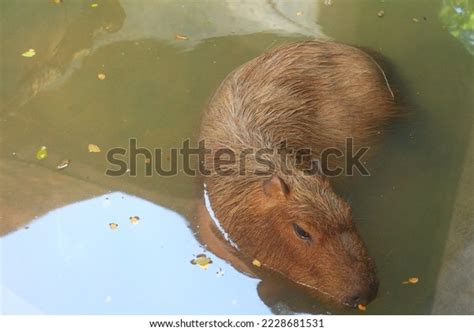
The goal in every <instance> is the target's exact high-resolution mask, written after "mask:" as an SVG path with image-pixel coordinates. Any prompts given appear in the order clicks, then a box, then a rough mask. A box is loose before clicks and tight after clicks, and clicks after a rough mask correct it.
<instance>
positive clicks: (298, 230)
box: [293, 224, 311, 240]
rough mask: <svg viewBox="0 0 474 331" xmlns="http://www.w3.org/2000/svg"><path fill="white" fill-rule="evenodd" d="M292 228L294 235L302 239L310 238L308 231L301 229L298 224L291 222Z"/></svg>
mask: <svg viewBox="0 0 474 331" xmlns="http://www.w3.org/2000/svg"><path fill="white" fill-rule="evenodd" d="M293 229H294V230H295V233H296V235H297V236H298V237H299V238H300V239H303V240H311V236H310V235H309V233H308V232H306V231H305V230H303V229H302V228H301V227H300V226H298V225H297V224H293Z"/></svg>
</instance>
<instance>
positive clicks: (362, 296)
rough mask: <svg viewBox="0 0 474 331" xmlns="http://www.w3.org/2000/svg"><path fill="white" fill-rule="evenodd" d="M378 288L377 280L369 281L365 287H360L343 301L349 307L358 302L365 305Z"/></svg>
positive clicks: (375, 294)
mask: <svg viewBox="0 0 474 331" xmlns="http://www.w3.org/2000/svg"><path fill="white" fill-rule="evenodd" d="M378 289H379V282H378V281H374V282H372V283H370V285H369V286H368V287H367V288H364V289H361V290H358V291H356V292H355V293H353V294H352V295H350V296H349V297H348V298H347V299H346V301H345V303H346V304H347V305H349V306H351V307H355V306H357V305H359V304H362V305H366V304H368V303H369V302H371V301H372V300H373V299H374V298H375V297H376V296H377V291H378Z"/></svg>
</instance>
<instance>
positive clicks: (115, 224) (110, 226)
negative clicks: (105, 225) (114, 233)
mask: <svg viewBox="0 0 474 331" xmlns="http://www.w3.org/2000/svg"><path fill="white" fill-rule="evenodd" d="M109 228H110V229H111V230H117V228H118V224H117V223H109Z"/></svg>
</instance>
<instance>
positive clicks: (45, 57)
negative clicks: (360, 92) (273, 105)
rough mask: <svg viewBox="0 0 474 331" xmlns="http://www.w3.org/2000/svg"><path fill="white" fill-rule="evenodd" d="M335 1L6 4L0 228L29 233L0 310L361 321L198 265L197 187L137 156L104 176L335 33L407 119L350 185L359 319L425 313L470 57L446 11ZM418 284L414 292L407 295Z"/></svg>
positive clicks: (21, 241) (173, 141)
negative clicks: (122, 152) (371, 58)
mask: <svg viewBox="0 0 474 331" xmlns="http://www.w3.org/2000/svg"><path fill="white" fill-rule="evenodd" d="M92 3H97V4H98V6H97V7H91V4H92ZM326 3H328V2H327V1H326ZM330 3H331V5H325V4H324V1H294V2H285V1H242V2H235V1H230V0H229V1H217V0H215V1H193V2H188V1H95V2H89V1H67V0H65V1H64V2H63V3H60V4H54V3H53V2H48V1H46V2H44V1H41V2H40V1H32V0H31V1H24V2H12V1H6V0H2V1H1V15H2V19H1V24H2V53H1V57H0V61H1V68H2V78H1V84H2V85H1V86H2V89H1V98H2V102H1V113H0V116H1V117H0V120H1V122H0V127H1V131H0V132H1V134H0V157H1V161H0V169H1V170H0V176H1V183H2V184H1V186H0V190H1V191H0V192H1V193H0V194H1V196H0V197H1V202H2V203H1V213H0V216H1V223H0V233H1V234H5V233H7V232H9V231H10V230H11V229H12V228H17V227H19V230H18V231H16V232H11V233H10V234H8V235H6V236H4V237H2V238H1V239H0V245H1V258H2V259H1V270H0V272H1V274H0V275H1V283H0V286H1V289H2V307H1V308H2V311H3V312H5V313H31V312H32V313H35V312H42V313H73V314H74V313H111V314H113V313H190V314H199V313H214V314H219V313H222V314H225V313H231V314H238V313H246V314H253V313H255V314H258V313H270V312H273V313H299V312H310V313H325V312H332V313H357V312H356V311H353V310H341V309H340V308H332V307H330V306H325V305H324V304H320V303H319V302H318V301H316V300H314V299H313V298H311V297H309V296H308V295H307V294H305V292H304V290H302V289H299V288H296V287H295V286H294V285H292V284H289V283H288V282H286V281H285V280H282V279H277V278H276V277H275V276H273V275H265V274H263V275H260V276H259V277H260V278H262V279H263V280H262V281H260V280H259V278H252V277H250V276H248V275H246V274H245V273H241V272H239V271H237V270H236V269H234V267H233V266H232V265H231V264H230V263H228V262H227V261H226V260H225V259H222V258H220V257H218V256H217V255H214V254H213V253H212V252H207V251H206V254H208V256H210V257H211V259H212V260H213V263H212V264H210V265H209V267H208V269H207V270H204V269H201V268H199V267H198V266H196V265H192V264H191V263H190V260H192V259H193V258H194V257H195V256H196V255H197V254H200V253H203V252H204V251H205V248H204V247H203V246H202V244H204V243H200V242H199V240H198V239H197V237H196V236H193V233H194V232H195V230H196V228H195V226H191V225H190V224H193V220H194V218H195V209H196V201H197V200H199V199H200V198H201V196H202V195H201V194H202V189H201V188H200V187H199V186H197V185H196V180H195V179H194V178H192V177H188V176H186V175H184V174H183V173H180V174H179V175H177V176H174V177H170V178H166V177H160V176H156V175H155V176H152V177H147V176H144V173H143V169H144V166H145V162H144V159H143V158H140V160H139V163H138V166H139V169H141V170H140V171H139V174H138V176H136V177H131V176H128V175H124V176H121V177H116V178H112V177H108V176H105V174H104V173H105V170H106V167H107V163H106V159H105V151H107V150H108V149H110V148H113V147H117V146H122V147H127V145H128V140H129V138H131V137H135V138H137V141H138V144H139V145H140V146H143V147H148V148H151V149H152V148H162V149H164V150H168V149H169V148H171V147H179V146H180V144H181V142H182V141H183V140H184V139H186V138H189V137H190V138H195V137H196V136H197V134H198V127H199V121H200V115H201V112H202V110H203V109H204V108H205V105H206V102H207V101H208V99H209V97H210V95H211V94H212V92H213V90H214V89H215V88H216V87H217V85H218V84H219V82H220V81H221V80H222V79H223V78H224V77H225V76H226V75H227V74H228V73H229V72H230V71H232V70H233V69H234V68H236V67H237V66H239V65H240V64H242V63H244V62H245V61H247V60H249V59H251V58H253V57H255V56H256V55H258V54H260V53H261V52H263V51H265V50H266V49H268V48H270V47H272V46H274V45H277V44H280V43H283V42H288V41H294V40H306V39H311V38H314V37H329V38H332V39H335V40H337V41H341V42H346V43H350V44H354V45H359V46H363V47H367V48H369V49H372V50H375V51H378V52H380V53H381V54H383V56H385V57H386V59H387V60H388V62H389V63H390V66H391V70H390V71H391V72H392V82H393V87H394V88H395V89H397V90H398V91H399V94H400V95H401V96H402V97H403V104H404V106H405V108H406V113H407V116H406V117H405V118H404V119H402V120H400V121H399V122H398V123H396V124H395V125H394V126H393V127H392V128H391V130H390V132H389V133H388V134H387V135H386V138H385V140H384V141H383V144H382V146H381V148H380V150H379V152H378V153H377V155H376V158H375V159H374V160H372V161H371V162H370V170H371V172H372V176H370V177H364V178H354V179H351V180H348V181H346V182H345V183H343V184H342V185H341V187H340V190H341V192H342V193H343V194H344V195H345V196H347V197H348V198H349V199H350V201H351V204H352V206H353V209H354V215H355V218H356V219H357V220H358V222H359V229H360V230H361V232H362V234H363V237H364V238H365V240H366V242H367V245H368V247H369V250H370V252H371V253H372V255H373V256H374V258H375V260H376V263H377V265H378V270H379V277H380V279H381V287H380V291H379V295H378V298H377V299H376V300H375V301H374V302H373V303H372V304H370V305H369V306H368V309H367V311H366V312H365V313H369V314H370V313H373V314H392V313H398V314H405V313H418V314H424V313H429V312H430V311H431V304H432V301H433V296H434V291H435V285H436V279H437V273H438V269H439V264H440V259H441V254H442V252H443V247H444V242H445V240H446V235H447V229H448V226H449V221H450V216H451V211H452V207H453V201H454V198H453V197H454V192H455V191H456V188H457V181H458V178H459V174H460V169H461V167H462V162H463V159H464V154H465V149H466V146H467V143H468V139H469V134H470V132H471V130H472V77H473V75H472V74H473V70H472V64H473V62H472V59H473V58H472V55H471V54H470V53H469V49H472V44H469V39H467V41H466V38H465V33H464V34H461V37H460V38H459V39H456V38H455V36H453V34H452V33H451V32H452V29H453V28H451V29H448V28H446V27H445V24H446V23H445V22H444V23H443V22H442V21H441V19H440V18H439V15H440V13H441V12H442V11H443V8H445V7H446V6H449V5H451V3H450V2H449V1H444V2H443V1H431V0H417V1H408V0H407V1H388V0H385V1H375V0H374V1H368V0H364V1H357V2H356V1H350V0H333V1H330ZM381 10H383V11H384V14H383V16H382V15H380V16H382V17H379V16H378V15H377V13H378V12H379V11H381ZM45 22H47V24H46V23H45ZM470 47H471V48H470ZM29 49H34V50H35V52H36V54H35V55H34V56H33V57H24V56H22V53H24V52H26V51H28V50H29ZM99 74H103V75H105V79H102V80H101V79H98V75H99ZM88 144H96V145H98V146H99V147H100V149H101V152H100V153H90V152H89V151H88ZM41 146H46V147H47V149H48V156H47V157H46V158H45V159H43V160H37V159H36V156H35V155H36V152H37V150H38V149H39V148H40V147H41ZM64 159H69V160H71V163H70V165H69V167H67V168H66V169H64V170H61V171H58V170H57V169H56V166H57V165H58V164H59V163H60V162H61V161H62V160H64ZM110 192H115V193H110ZM120 192H124V193H120ZM132 215H138V216H140V222H139V224H136V225H133V224H131V223H130V221H129V217H130V216H132ZM111 222H115V223H117V224H119V227H118V228H117V229H116V230H111V229H110V227H109V223H111ZM30 223H31V224H30ZM27 224H29V225H28V228H27V229H26V228H25V226H26V225H27ZM194 225H196V224H194ZM237 269H239V268H237ZM239 270H241V269H239ZM222 273H223V274H222ZM410 276H417V277H419V279H420V282H419V283H418V284H416V285H413V286H406V285H402V284H401V283H402V282H403V281H404V280H405V279H407V278H408V277H410Z"/></svg>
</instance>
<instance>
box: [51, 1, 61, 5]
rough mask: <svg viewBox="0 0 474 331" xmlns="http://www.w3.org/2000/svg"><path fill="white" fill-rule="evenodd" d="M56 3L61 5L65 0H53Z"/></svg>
mask: <svg viewBox="0 0 474 331" xmlns="http://www.w3.org/2000/svg"><path fill="white" fill-rule="evenodd" d="M52 2H53V3H54V4H55V5H59V4H62V3H63V0H53V1H52Z"/></svg>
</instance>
